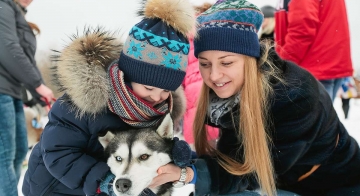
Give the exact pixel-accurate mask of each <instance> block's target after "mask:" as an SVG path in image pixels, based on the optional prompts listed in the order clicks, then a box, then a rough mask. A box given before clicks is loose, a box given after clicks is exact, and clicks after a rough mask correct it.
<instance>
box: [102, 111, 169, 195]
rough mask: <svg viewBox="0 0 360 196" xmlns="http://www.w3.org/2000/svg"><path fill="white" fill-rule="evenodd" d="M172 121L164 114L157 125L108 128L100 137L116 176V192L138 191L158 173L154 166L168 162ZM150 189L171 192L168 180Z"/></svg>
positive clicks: (130, 192)
mask: <svg viewBox="0 0 360 196" xmlns="http://www.w3.org/2000/svg"><path fill="white" fill-rule="evenodd" d="M172 137H173V123H172V119H171V117H170V115H167V116H165V118H164V120H163V121H162V124H161V125H160V126H159V127H158V128H157V129H156V128H143V129H130V130H127V131H121V132H117V133H115V134H114V133H112V132H110V131H109V132H108V133H107V134H106V135H105V136H104V137H99V141H100V143H101V144H102V145H103V146H104V149H105V155H106V157H107V164H108V165H109V167H110V170H111V172H112V173H113V174H114V175H115V176H116V177H115V179H114V181H113V190H114V192H115V194H116V195H118V196H124V195H139V194H140V193H141V192H142V191H143V190H144V189H145V188H147V187H148V186H149V184H150V182H151V181H152V179H153V178H154V177H155V176H157V169H158V168H159V167H160V166H162V165H165V164H167V163H169V162H171V160H172V159H171V150H172V147H173V141H172ZM152 191H153V192H154V193H155V194H156V195H158V196H170V195H171V192H172V185H171V183H167V184H164V185H162V186H160V187H158V188H156V189H152Z"/></svg>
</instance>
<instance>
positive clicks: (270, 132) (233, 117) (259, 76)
mask: <svg viewBox="0 0 360 196" xmlns="http://www.w3.org/2000/svg"><path fill="white" fill-rule="evenodd" d="M262 20H263V14H262V13H261V11H260V10H259V9H258V8H257V7H256V6H255V5H253V4H251V3H250V2H247V1H244V0H219V1H218V2H217V3H215V4H214V5H213V6H212V7H211V8H210V9H208V10H207V11H206V12H204V13H203V14H201V15H200V16H199V17H198V18H197V21H198V22H199V28H198V31H197V33H198V37H197V38H195V41H194V46H195V56H196V57H197V58H198V59H199V69H200V73H201V75H202V78H203V80H204V85H203V88H202V90H201V92H200V98H199V105H198V108H197V114H196V118H195V121H194V131H195V133H194V138H195V148H196V152H197V154H198V155H199V156H200V159H198V160H197V161H196V162H195V169H194V170H193V169H192V168H190V167H188V169H187V172H186V182H188V181H191V180H193V178H196V183H195V194H196V195H227V194H231V195H258V194H259V193H257V192H255V190H258V188H260V189H259V191H260V192H261V195H265V194H266V195H269V196H271V195H276V194H278V195H289V194H290V195H297V194H300V195H360V150H359V145H358V143H357V142H356V141H355V139H354V138H352V137H351V136H350V135H349V134H348V132H347V130H346V129H345V127H344V126H343V125H342V124H341V122H340V120H339V119H338V117H337V114H336V112H335V110H334V108H333V105H332V101H331V99H330V97H329V96H328V94H327V92H326V90H325V88H324V87H323V86H322V85H321V84H320V83H319V82H318V80H316V79H315V78H314V77H313V76H312V75H311V74H310V73H309V72H307V71H306V70H304V69H302V68H300V67H299V66H298V65H296V64H294V63H292V62H290V61H284V60H282V59H280V58H279V57H278V56H277V54H276V53H275V52H274V50H273V49H270V47H269V44H268V43H259V41H258V38H257V34H256V32H257V31H258V29H259V27H260V25H261V23H262ZM204 122H205V123H206V124H210V125H213V126H217V127H219V128H220V138H219V141H218V143H217V147H216V148H213V147H212V146H211V145H210V144H209V142H208V141H207V135H206V133H207V132H206V129H205V124H204ZM158 173H159V174H160V175H159V176H157V177H156V178H155V179H154V180H153V183H152V186H153V187H156V186H157V185H158V184H162V183H164V182H167V181H174V180H176V179H179V176H180V168H179V167H177V166H174V165H173V164H168V165H166V166H163V167H160V168H159V170H158ZM194 174H195V175H194ZM193 176H195V177H193ZM277 189H282V191H280V190H277ZM284 190H286V191H291V192H293V193H289V192H284Z"/></svg>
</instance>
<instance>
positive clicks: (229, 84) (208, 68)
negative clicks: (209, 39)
mask: <svg viewBox="0 0 360 196" xmlns="http://www.w3.org/2000/svg"><path fill="white" fill-rule="evenodd" d="M198 59H199V69H200V73H201V76H202V78H203V80H204V82H205V84H206V85H207V86H208V87H210V88H211V89H212V90H214V92H215V93H216V95H217V96H218V97H220V98H228V97H231V96H232V95H235V94H236V93H238V92H239V91H240V89H241V87H242V86H243V84H244V62H245V56H244V55H242V54H237V53H232V52H224V51H217V50H208V51H204V52H201V53H200V54H199V56H198Z"/></svg>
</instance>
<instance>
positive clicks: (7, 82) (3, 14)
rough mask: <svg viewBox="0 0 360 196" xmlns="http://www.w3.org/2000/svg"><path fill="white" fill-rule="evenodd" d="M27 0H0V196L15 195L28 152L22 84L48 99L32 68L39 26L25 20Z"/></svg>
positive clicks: (38, 77) (35, 69) (41, 82)
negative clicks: (35, 33)
mask: <svg viewBox="0 0 360 196" xmlns="http://www.w3.org/2000/svg"><path fill="white" fill-rule="evenodd" d="M30 3H31V1H27V0H19V1H12V0H0V7H1V11H0V127H1V131H0V195H18V193H17V188H16V185H17V184H18V181H19V178H20V173H21V165H22V162H23V160H24V158H25V156H26V153H27V151H28V146H27V136H26V126H25V117H24V110H23V102H22V100H21V98H22V94H21V90H22V86H25V87H26V88H27V89H28V90H29V91H33V92H37V93H38V94H39V97H43V99H47V100H52V99H53V97H54V96H53V93H52V91H51V90H50V89H49V88H48V87H46V86H45V85H44V84H43V80H42V78H41V74H40V72H39V70H38V68H37V67H36V62H35V58H34V56H35V50H36V39H35V35H34V33H33V30H34V31H36V32H37V33H39V32H40V31H39V28H38V27H37V26H36V25H35V24H33V23H28V22H27V21H26V20H25V17H24V14H25V13H26V7H27V6H28V5H29V4H30Z"/></svg>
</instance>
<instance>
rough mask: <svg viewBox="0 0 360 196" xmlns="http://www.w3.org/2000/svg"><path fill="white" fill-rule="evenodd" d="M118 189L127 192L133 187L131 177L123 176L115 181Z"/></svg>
mask: <svg viewBox="0 0 360 196" xmlns="http://www.w3.org/2000/svg"><path fill="white" fill-rule="evenodd" d="M115 187H116V190H117V191H119V192H121V193H125V192H126V191H128V190H129V188H130V187H131V181H130V180H129V179H125V178H121V179H118V180H116V182H115Z"/></svg>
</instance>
